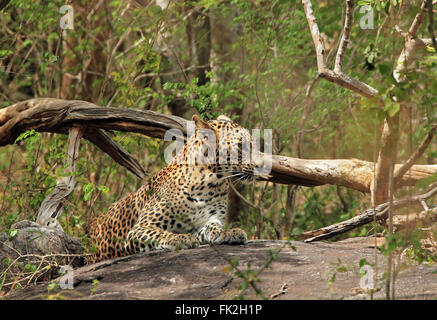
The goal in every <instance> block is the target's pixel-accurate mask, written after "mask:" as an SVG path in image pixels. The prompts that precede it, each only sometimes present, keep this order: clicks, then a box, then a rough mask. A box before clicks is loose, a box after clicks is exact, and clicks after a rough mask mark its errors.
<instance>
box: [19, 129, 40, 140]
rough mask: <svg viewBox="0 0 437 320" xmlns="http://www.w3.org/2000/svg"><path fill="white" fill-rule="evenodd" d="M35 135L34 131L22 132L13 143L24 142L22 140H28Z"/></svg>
mask: <svg viewBox="0 0 437 320" xmlns="http://www.w3.org/2000/svg"><path fill="white" fill-rule="evenodd" d="M36 133H37V132H36V131H35V130H34V129H30V130H26V131H24V132H23V133H21V134H20V135H19V136H18V137H17V139H15V143H17V142H19V141H21V140H24V139H26V138H29V137H31V136H33V135H35V134H36Z"/></svg>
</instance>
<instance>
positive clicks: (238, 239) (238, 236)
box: [196, 221, 247, 244]
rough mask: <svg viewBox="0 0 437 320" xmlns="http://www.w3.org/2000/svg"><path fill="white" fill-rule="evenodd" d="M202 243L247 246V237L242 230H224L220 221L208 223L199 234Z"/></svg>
mask: <svg viewBox="0 0 437 320" xmlns="http://www.w3.org/2000/svg"><path fill="white" fill-rule="evenodd" d="M196 235H197V238H198V239H199V240H200V243H210V244H246V243H247V235H246V232H244V231H243V230H242V229H240V228H232V229H226V230H225V229H224V228H223V224H222V223H221V222H219V221H213V222H209V223H207V224H206V225H205V226H203V227H202V228H201V229H200V230H199V231H198V232H197V234H196Z"/></svg>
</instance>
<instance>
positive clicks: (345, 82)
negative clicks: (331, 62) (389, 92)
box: [302, 0, 378, 98]
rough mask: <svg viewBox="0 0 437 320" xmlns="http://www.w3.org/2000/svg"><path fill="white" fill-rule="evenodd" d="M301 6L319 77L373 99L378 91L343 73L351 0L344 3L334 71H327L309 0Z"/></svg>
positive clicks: (324, 55) (351, 11) (303, 1)
mask: <svg viewBox="0 0 437 320" xmlns="http://www.w3.org/2000/svg"><path fill="white" fill-rule="evenodd" d="M302 4H303V6H304V10H305V16H306V18H307V21H308V25H309V28H310V31H311V35H312V38H313V42H314V46H315V49H316V57H317V69H318V73H319V76H320V77H321V78H325V79H326V80H328V81H331V82H333V83H336V84H338V85H340V86H342V87H344V88H346V89H349V90H352V91H355V92H357V93H359V94H360V95H362V96H365V97H367V98H373V97H376V96H377V95H378V91H377V90H376V89H374V88H372V87H371V86H369V85H367V84H365V83H363V82H361V81H359V80H357V79H354V78H352V77H350V76H348V75H346V74H345V73H344V72H343V60H344V56H345V52H346V49H347V46H348V43H349V37H350V31H351V26H352V22H353V6H354V1H353V0H347V1H346V18H345V23H344V27H343V35H342V39H341V42H340V45H339V48H338V51H337V56H336V60H335V67H334V71H332V70H329V69H328V67H327V66H326V54H325V53H326V51H325V47H324V45H323V41H322V38H321V36H320V31H319V27H318V25H317V21H316V17H315V16H314V11H313V8H312V4H311V1H310V0H302Z"/></svg>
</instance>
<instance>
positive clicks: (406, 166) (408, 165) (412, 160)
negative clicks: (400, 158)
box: [394, 126, 437, 184]
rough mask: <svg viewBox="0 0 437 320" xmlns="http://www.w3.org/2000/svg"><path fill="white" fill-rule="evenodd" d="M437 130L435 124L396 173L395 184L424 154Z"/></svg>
mask: <svg viewBox="0 0 437 320" xmlns="http://www.w3.org/2000/svg"><path fill="white" fill-rule="evenodd" d="M436 130H437V126H434V127H432V128H431V130H430V131H429V132H428V134H427V136H426V137H425V139H424V140H423V141H422V143H421V144H420V145H419V147H418V148H417V150H416V151H415V152H414V153H413V154H412V155H411V156H410V158H408V160H407V161H405V163H404V164H403V165H402V166H401V167H400V168H399V169H398V170H397V171H395V174H394V179H395V184H398V183H399V181H400V179H402V177H403V176H404V174H405V173H406V172H407V171H408V170H409V169H410V168H411V167H412V166H413V164H415V163H416V162H417V160H418V159H419V158H420V157H421V156H422V155H423V153H424V152H425V150H426V148H427V147H428V146H429V144H430V143H431V141H432V139H433V138H434V134H435V132H436Z"/></svg>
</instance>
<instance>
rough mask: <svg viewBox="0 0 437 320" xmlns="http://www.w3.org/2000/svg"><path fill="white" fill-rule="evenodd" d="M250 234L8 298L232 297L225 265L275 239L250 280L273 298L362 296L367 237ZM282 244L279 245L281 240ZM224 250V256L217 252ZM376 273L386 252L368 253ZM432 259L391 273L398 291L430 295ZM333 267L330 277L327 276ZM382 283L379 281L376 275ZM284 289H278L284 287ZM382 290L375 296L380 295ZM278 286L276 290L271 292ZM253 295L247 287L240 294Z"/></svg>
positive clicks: (369, 246)
mask: <svg viewBox="0 0 437 320" xmlns="http://www.w3.org/2000/svg"><path fill="white" fill-rule="evenodd" d="M291 244H292V246H293V247H294V248H295V249H296V250H294V249H293V248H292V247H291V246H289V245H287V242H285V241H267V240H257V241H250V242H249V243H248V244H247V245H245V246H217V247H215V249H213V248H211V247H209V246H201V247H200V248H197V249H189V250H181V251H179V252H170V251H156V252H151V253H142V254H137V255H133V256H128V257H123V258H118V259H113V260H108V261H103V262H100V263H96V264H93V265H89V266H84V267H80V268H77V269H75V270H74V289H73V290H69V289H60V288H56V289H52V290H50V291H49V290H48V283H40V284H37V285H33V286H31V287H29V288H26V289H22V290H16V291H15V292H14V293H13V294H12V295H10V296H8V297H7V298H8V299H47V298H53V297H57V298H62V299H202V300H203V299H232V298H234V297H235V296H237V295H238V294H240V293H241V290H240V289H239V285H240V284H241V282H242V280H241V279H240V278H239V277H237V276H236V275H235V274H233V272H232V271H231V270H230V268H229V261H230V260H229V258H230V259H237V260H238V261H239V266H238V268H239V269H240V270H241V271H245V270H247V263H248V262H250V264H251V268H252V269H259V268H260V267H261V266H262V265H263V263H264V262H265V261H268V259H269V256H270V254H269V252H270V251H271V250H275V249H278V248H281V247H283V249H282V250H281V252H279V254H278V256H277V259H275V260H274V261H273V262H272V263H271V265H270V268H267V269H265V270H264V271H263V272H262V273H261V275H260V281H259V283H257V286H258V287H259V288H261V289H262V292H263V293H264V295H265V296H266V297H268V298H273V299H368V298H369V295H368V294H366V293H365V291H364V290H362V289H361V288H360V280H361V278H360V275H359V269H360V268H359V263H360V260H362V259H363V258H365V259H366V260H367V261H368V262H369V263H374V260H375V248H374V240H373V238H355V239H349V240H345V241H340V242H336V243H322V242H317V243H311V244H310V243H303V242H294V241H293V242H291ZM284 245H285V246H284ZM225 256H227V257H228V258H227V259H225ZM376 257H377V260H378V267H377V268H378V270H377V274H378V276H379V278H381V277H382V274H383V272H384V270H385V264H384V261H385V260H386V259H384V258H383V256H382V255H381V254H380V253H378V252H377V253H376ZM436 271H437V266H425V265H417V264H412V265H409V266H408V267H407V268H406V269H405V270H403V271H402V272H401V273H400V274H399V276H398V279H397V281H396V297H397V298H398V299H436V298H437V274H436V273H437V272H436ZM334 273H335V280H334V281H333V282H330V281H329V280H332V279H333V275H334ZM381 283H382V282H381ZM285 287H286V289H285V290H281V288H282V289H284V288H285ZM382 288H383V289H382V290H380V291H379V292H377V293H376V294H375V298H384V296H385V292H384V287H383V285H382ZM281 291H282V293H281V294H279V293H280V292H281ZM244 297H245V298H246V299H255V298H257V297H256V295H255V292H254V290H253V289H252V288H250V287H249V288H248V290H247V292H246V294H245V295H244Z"/></svg>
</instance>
